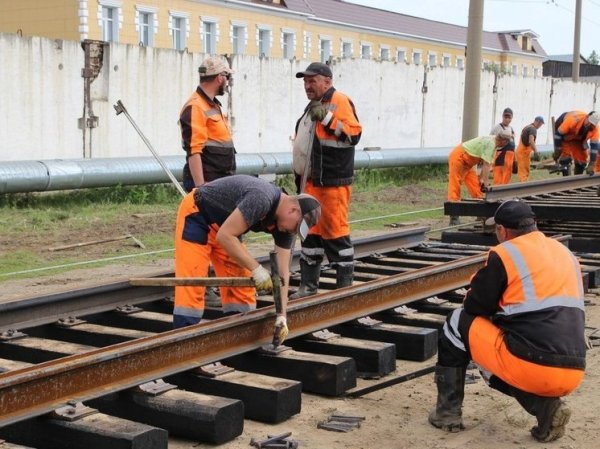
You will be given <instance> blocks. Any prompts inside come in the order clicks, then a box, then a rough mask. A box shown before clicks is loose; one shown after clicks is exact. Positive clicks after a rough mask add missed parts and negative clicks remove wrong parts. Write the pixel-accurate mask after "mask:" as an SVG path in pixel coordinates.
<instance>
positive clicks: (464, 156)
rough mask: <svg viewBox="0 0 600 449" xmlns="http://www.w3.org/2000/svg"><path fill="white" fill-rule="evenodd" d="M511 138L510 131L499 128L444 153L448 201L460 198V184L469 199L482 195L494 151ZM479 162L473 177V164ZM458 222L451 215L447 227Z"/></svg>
mask: <svg viewBox="0 0 600 449" xmlns="http://www.w3.org/2000/svg"><path fill="white" fill-rule="evenodd" d="M511 138H512V132H511V131H509V130H507V129H506V130H505V129H503V130H501V131H500V132H499V133H498V134H496V135H493V136H481V137H476V138H474V139H471V140H467V141H466V142H462V143H461V144H460V145H458V146H456V147H455V148H454V149H453V150H452V151H451V152H450V155H449V156H448V201H460V199H461V193H460V190H461V186H462V184H463V183H464V184H465V186H466V187H467V190H468V191H469V194H470V195H471V197H472V198H483V192H484V191H485V189H487V186H488V177H489V173H490V164H491V163H492V160H493V158H494V153H495V151H496V150H497V149H498V148H502V147H504V146H505V145H507V144H508V142H509V141H510V139H511ZM480 162H481V164H482V165H481V172H480V174H479V176H477V172H476V171H475V170H476V169H475V166H476V165H477V164H479V163H480ZM458 224H460V222H459V219H458V217H457V216H451V217H450V226H456V225H458Z"/></svg>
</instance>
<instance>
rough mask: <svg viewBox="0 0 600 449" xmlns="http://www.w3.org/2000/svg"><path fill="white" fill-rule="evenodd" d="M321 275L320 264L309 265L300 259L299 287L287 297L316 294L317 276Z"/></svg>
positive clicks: (293, 297) (294, 297)
mask: <svg viewBox="0 0 600 449" xmlns="http://www.w3.org/2000/svg"><path fill="white" fill-rule="evenodd" d="M320 276H321V264H320V263H317V264H315V265H309V264H308V263H307V262H306V261H305V260H303V259H300V288H298V290H297V291H296V293H294V294H293V295H290V297H289V299H298V298H304V297H305V296H312V295H316V294H317V289H318V288H319V277H320Z"/></svg>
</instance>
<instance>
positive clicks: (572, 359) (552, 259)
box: [429, 200, 586, 442]
mask: <svg viewBox="0 0 600 449" xmlns="http://www.w3.org/2000/svg"><path fill="white" fill-rule="evenodd" d="M486 225H490V226H495V232H496V237H497V239H498V241H499V242H500V244H499V245H497V246H495V247H493V248H491V249H490V251H489V254H488V259H487V262H486V264H485V266H484V267H483V268H481V269H480V270H479V271H478V272H477V273H475V275H474V276H473V278H472V279H471V287H470V289H469V291H468V292H467V294H466V296H465V299H464V302H463V307H462V308H460V309H456V310H454V311H453V312H451V313H450V314H449V315H448V318H447V319H446V323H445V324H444V327H443V331H442V332H441V333H440V337H439V341H438V362H437V365H436V367H435V381H436V384H437V390H438V396H437V405H436V407H435V408H434V409H433V410H432V412H431V413H430V415H429V422H430V423H431V424H432V425H433V426H435V427H438V428H441V429H444V430H446V431H449V432H456V431H459V430H463V429H464V425H463V421H462V402H463V398H464V388H465V372H466V368H467V365H468V364H469V361H470V360H473V362H475V363H476V364H477V365H479V367H480V370H481V372H482V374H483V377H484V379H485V380H486V383H487V384H488V385H489V386H490V387H492V388H494V389H496V390H498V391H500V392H502V393H504V394H506V395H508V396H512V397H514V398H515V399H516V400H517V402H518V403H519V404H520V405H521V406H522V407H523V408H524V409H525V410H526V411H527V412H528V413H529V414H531V415H533V416H535V417H536V419H537V425H536V426H534V427H533V428H532V429H531V435H532V436H533V438H535V439H536V440H538V441H541V442H548V441H553V440H556V439H558V438H560V437H561V436H563V435H564V433H565V426H566V424H567V422H568V421H569V418H570V416H571V410H570V409H569V408H568V407H567V405H566V404H565V402H563V400H562V399H561V397H563V396H566V395H568V394H569V393H571V392H573V391H574V390H575V389H576V388H577V387H578V386H579V384H580V383H581V381H582V380H583V376H584V369H585V351H586V345H585V337H584V326H585V314H584V306H583V295H584V293H583V285H582V281H581V271H580V267H579V263H578V261H577V259H576V258H575V256H574V255H573V254H572V253H571V252H570V251H569V249H568V248H567V247H566V246H564V245H563V244H561V243H560V242H557V241H556V240H554V239H550V238H548V237H546V236H545V235H544V234H542V233H541V232H540V231H538V229H537V226H536V224H535V215H534V214H533V211H532V210H531V207H530V206H529V205H528V204H527V203H525V202H522V201H517V200H509V201H505V202H504V203H502V204H501V205H500V206H499V207H498V209H497V210H496V213H495V215H494V217H493V218H490V219H488V220H487V221H486ZM557 261H561V263H560V264H557V263H556V262H557Z"/></svg>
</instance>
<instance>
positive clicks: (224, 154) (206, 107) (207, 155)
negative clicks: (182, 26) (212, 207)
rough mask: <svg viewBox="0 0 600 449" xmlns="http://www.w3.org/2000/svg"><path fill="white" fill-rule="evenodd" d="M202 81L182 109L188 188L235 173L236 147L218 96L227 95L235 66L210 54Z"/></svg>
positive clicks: (202, 66) (188, 189) (182, 139)
mask: <svg viewBox="0 0 600 449" xmlns="http://www.w3.org/2000/svg"><path fill="white" fill-rule="evenodd" d="M198 72H199V73H200V84H199V85H198V87H197V88H196V91H195V92H194V93H193V94H192V96H191V97H190V98H189V100H188V101H187V102H186V103H185V105H184V106H183V108H182V109H181V113H180V115H179V127H180V129H181V145H182V147H183V150H184V151H185V153H186V163H185V166H184V167H183V186H184V188H185V190H186V191H187V192H189V191H191V190H192V189H193V188H194V187H200V186H201V185H203V184H204V183H205V182H209V181H212V180H214V179H218V178H222V177H224V176H230V175H233V174H234V173H235V168H236V165H235V148H234V146H233V140H232V138H231V130H230V129H229V122H228V120H227V116H226V115H225V114H224V113H223V111H222V109H221V103H220V102H219V100H218V99H217V96H219V95H224V93H225V91H226V89H227V88H228V86H229V79H230V76H231V74H232V73H233V70H231V69H230V68H229V64H228V63H227V61H226V60H224V59H220V58H217V57H213V56H211V57H209V58H206V59H205V60H204V61H203V62H202V65H201V66H200V68H199V69H198Z"/></svg>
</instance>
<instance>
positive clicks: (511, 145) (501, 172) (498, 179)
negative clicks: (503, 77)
mask: <svg viewBox="0 0 600 449" xmlns="http://www.w3.org/2000/svg"><path fill="white" fill-rule="evenodd" d="M512 118H513V111H512V109H511V108H506V109H504V111H502V121H501V122H500V123H498V124H497V125H496V126H494V127H493V128H492V131H491V132H490V134H492V135H494V136H496V135H498V134H499V133H500V132H505V131H509V132H510V134H511V138H510V140H509V141H508V143H507V144H506V145H504V146H503V147H501V148H498V149H496V154H495V155H494V169H493V173H494V185H499V184H508V183H509V182H510V178H511V177H512V170H513V162H514V160H515V130H514V129H513V127H512V126H511V125H510V123H511V122H512Z"/></svg>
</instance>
